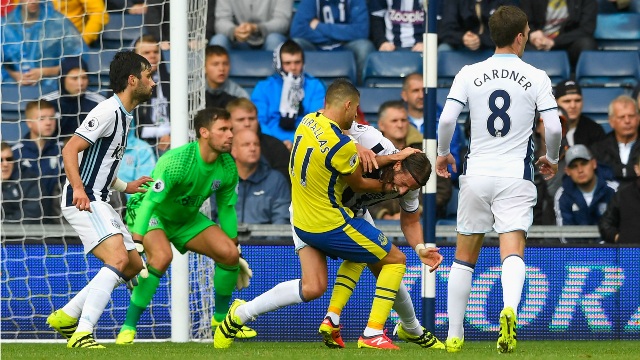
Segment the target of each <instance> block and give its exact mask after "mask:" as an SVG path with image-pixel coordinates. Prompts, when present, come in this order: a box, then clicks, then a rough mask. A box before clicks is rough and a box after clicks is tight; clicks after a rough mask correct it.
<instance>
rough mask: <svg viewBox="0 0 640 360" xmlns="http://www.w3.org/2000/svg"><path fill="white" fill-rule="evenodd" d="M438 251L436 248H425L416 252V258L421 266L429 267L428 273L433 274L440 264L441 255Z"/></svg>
mask: <svg viewBox="0 0 640 360" xmlns="http://www.w3.org/2000/svg"><path fill="white" fill-rule="evenodd" d="M439 251H440V249H439V248H436V247H425V248H423V249H419V250H418V256H420V261H422V263H423V264H425V265H427V266H429V272H434V271H436V269H437V268H438V267H439V266H440V264H442V259H443V257H442V254H440V253H439Z"/></svg>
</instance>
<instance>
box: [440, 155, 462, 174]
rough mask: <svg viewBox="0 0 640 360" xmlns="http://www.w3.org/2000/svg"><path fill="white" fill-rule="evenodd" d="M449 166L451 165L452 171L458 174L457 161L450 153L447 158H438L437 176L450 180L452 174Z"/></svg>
mask: <svg viewBox="0 0 640 360" xmlns="http://www.w3.org/2000/svg"><path fill="white" fill-rule="evenodd" d="M449 164H451V170H453V172H458V168H457V167H456V159H455V158H454V157H453V155H452V154H451V153H449V154H448V155H447V156H438V157H437V158H436V174H437V175H438V176H441V177H443V178H450V177H451V173H450V172H449V166H448V165H449Z"/></svg>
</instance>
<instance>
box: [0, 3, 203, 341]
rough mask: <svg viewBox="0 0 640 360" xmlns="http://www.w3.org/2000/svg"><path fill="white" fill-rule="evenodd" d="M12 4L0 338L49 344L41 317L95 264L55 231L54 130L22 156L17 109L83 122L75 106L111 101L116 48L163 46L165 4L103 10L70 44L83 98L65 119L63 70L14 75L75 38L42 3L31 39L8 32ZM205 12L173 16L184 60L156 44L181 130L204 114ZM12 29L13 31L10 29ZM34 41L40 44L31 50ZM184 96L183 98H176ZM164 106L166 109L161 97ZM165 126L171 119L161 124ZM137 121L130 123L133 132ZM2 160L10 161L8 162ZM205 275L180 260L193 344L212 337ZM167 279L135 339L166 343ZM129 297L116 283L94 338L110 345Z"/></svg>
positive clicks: (199, 263)
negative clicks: (96, 23) (180, 73)
mask: <svg viewBox="0 0 640 360" xmlns="http://www.w3.org/2000/svg"><path fill="white" fill-rule="evenodd" d="M109 3H111V2H109ZM113 3H117V1H114V2H113ZM122 3H123V4H124V3H126V1H122ZM154 3H156V4H154ZM17 6H18V7H17V8H15V9H12V8H3V9H2V10H3V11H6V12H7V15H6V17H5V18H4V20H6V23H3V31H2V32H1V35H0V36H1V37H2V44H3V52H2V57H3V58H2V64H3V73H2V91H1V95H0V97H1V100H2V121H1V124H2V135H1V136H2V141H3V142H4V143H6V144H8V145H9V146H11V149H10V150H7V151H5V149H4V148H3V150H2V162H3V163H2V169H3V181H2V190H3V192H2V195H3V197H2V248H1V251H2V253H1V266H2V269H1V271H2V276H1V277H0V284H1V288H0V293H1V295H0V306H1V324H0V326H1V329H2V330H1V332H0V334H1V338H2V339H3V340H8V339H20V340H27V339H34V340H53V339H61V337H60V336H59V335H57V334H56V333H55V332H54V331H53V330H52V329H50V328H49V327H48V326H47V324H46V318H47V316H48V315H49V314H50V313H51V312H52V311H54V310H56V309H59V308H60V307H62V306H63V305H64V304H66V303H67V302H68V301H69V299H71V298H72V297H73V296H74V295H75V294H77V293H78V292H79V291H80V290H81V289H82V288H83V287H84V286H85V285H86V284H87V283H88V282H89V281H90V280H91V279H92V278H93V277H94V275H95V274H96V272H97V271H98V270H99V269H100V267H101V262H100V261H99V260H97V259H96V258H95V257H93V256H92V255H88V256H85V255H84V253H83V247H82V244H81V243H80V241H79V239H78V238H77V235H76V234H75V232H74V231H73V229H72V228H71V227H69V226H68V225H65V222H64V220H63V219H62V217H61V215H60V212H59V210H58V209H59V202H60V191H59V187H60V183H61V181H62V180H61V179H62V176H63V175H64V171H63V169H62V166H61V165H62V158H61V155H60V153H59V150H60V148H61V146H62V142H61V141H60V140H61V139H62V138H61V137H59V132H55V133H53V134H44V133H42V134H41V139H42V140H43V142H44V143H45V144H46V145H45V146H46V147H47V148H46V149H49V150H50V151H48V152H47V151H43V153H42V156H41V157H40V158H37V157H36V158H29V156H31V155H29V152H28V151H27V149H28V148H29V146H28V145H25V143H26V142H27V140H25V138H28V137H29V136H30V134H29V132H30V130H29V124H30V120H28V119H29V118H33V114H31V113H28V112H27V111H26V108H27V105H28V104H29V103H31V102H33V101H37V100H40V99H46V100H48V101H49V102H51V103H52V104H54V106H56V109H57V110H58V114H61V115H60V116H59V117H58V119H60V121H63V119H68V118H76V119H77V120H81V119H84V117H85V116H86V114H87V112H88V110H87V108H86V106H85V103H84V101H85V100H92V101H95V102H99V101H100V100H101V99H104V98H106V97H109V96H111V95H112V92H111V91H110V88H109V74H108V73H109V64H110V61H111V59H112V58H113V56H114V55H115V53H116V52H118V51H120V50H123V49H132V46H133V44H134V42H135V41H136V39H138V38H140V37H141V36H142V35H145V34H153V35H155V36H156V37H158V36H159V38H158V40H161V41H163V43H161V44H162V45H163V46H164V45H165V44H164V42H165V41H166V42H169V40H170V38H168V36H169V35H168V30H169V25H170V23H169V19H168V16H167V15H168V13H169V7H170V5H169V1H168V0H167V1H164V2H163V1H154V2H150V1H147V6H146V8H145V7H140V8H137V7H136V8H129V9H118V8H109V9H107V10H106V14H107V15H108V23H106V24H105V25H104V29H103V30H102V31H101V32H100V33H99V34H94V36H93V38H94V40H93V42H91V44H90V45H87V44H86V43H85V44H82V43H80V42H78V44H80V50H79V52H78V53H77V54H79V55H81V56H82V59H83V60H84V61H85V63H86V72H87V74H86V75H87V84H86V90H84V91H86V92H84V93H83V95H81V96H76V97H75V98H73V99H75V100H74V101H76V103H75V106H76V109H77V111H76V112H75V113H69V112H68V108H69V106H66V107H64V106H63V105H64V104H63V105H61V103H60V101H62V102H66V103H67V105H68V103H73V101H67V100H69V99H70V98H72V97H71V95H70V93H69V91H68V90H67V89H68V88H69V86H70V85H65V81H66V79H67V78H70V77H71V76H72V74H71V73H68V74H65V75H67V76H64V77H61V76H60V75H56V76H50V77H46V78H44V79H42V81H37V82H36V83H35V84H31V83H29V82H27V81H26V80H25V79H22V78H20V76H23V77H24V76H25V75H23V74H27V73H29V70H30V69H32V68H33V67H34V66H35V65H42V67H46V66H47V65H49V66H50V64H59V62H58V61H59V59H60V56H62V54H58V55H55V56H54V55H53V54H54V53H55V51H53V52H52V51H50V50H47V49H48V48H47V47H48V46H52V47H55V46H59V47H60V46H62V47H64V51H65V52H67V51H69V52H71V51H72V50H71V48H73V46H74V44H73V41H72V40H73V39H76V40H78V39H79V37H80V35H79V33H77V32H75V30H74V29H70V27H71V26H72V25H71V24H72V23H71V22H68V21H63V20H62V19H58V20H56V19H54V18H56V17H57V18H63V15H60V14H57V15H55V14H54V13H53V12H51V10H50V9H52V8H53V5H52V2H40V3H39V4H38V6H39V9H38V11H39V13H38V14H37V15H35V16H36V17H35V18H36V19H37V20H36V21H35V27H39V28H40V30H41V31H40V32H37V31H34V32H33V33H34V34H35V35H34V36H32V37H28V36H26V35H25V36H23V37H20V36H11V31H10V28H12V29H17V30H20V29H23V28H24V26H23V24H21V21H17V20H16V19H21V18H20V17H15V16H12V12H13V11H18V10H19V9H20V8H19V6H20V5H17ZM207 6H208V1H207V0H188V5H187V7H188V10H187V12H186V15H184V14H182V16H184V18H183V21H186V23H187V26H188V36H187V37H186V38H184V39H171V40H173V43H176V42H182V43H187V44H188V48H187V49H188V50H187V59H188V60H187V63H186V64H185V63H177V62H176V61H174V62H171V59H170V54H171V52H170V50H169V49H168V48H166V47H164V48H162V49H161V51H160V57H161V60H160V64H161V65H162V66H166V69H167V71H168V74H169V75H171V70H172V68H173V70H174V73H177V72H176V71H175V69H176V68H178V67H179V68H180V69H181V70H184V69H187V70H186V71H187V77H188V86H187V88H185V89H183V90H182V91H180V92H179V93H178V94H175V93H174V94H173V96H171V104H172V106H173V103H174V101H178V98H183V99H185V100H184V101H186V102H187V108H188V111H187V112H188V117H186V116H185V117H184V119H178V121H183V122H184V126H187V124H188V127H189V129H190V130H193V122H192V119H193V117H194V116H195V114H196V112H197V111H198V110H200V109H202V108H204V91H205V82H204V81H205V80H204V47H205V46H206V43H207V41H206V35H205V30H206V20H207V19H206V16H207ZM31 10H32V9H30V10H29V11H31ZM140 10H146V13H144V14H141V13H140ZM86 15H87V16H89V15H92V16H93V15H96V14H86ZM98 15H99V14H98ZM94 17H95V16H94ZM180 17H181V14H172V20H173V21H176V20H178V18H180ZM105 19H106V17H105ZM55 21H57V24H62V26H57V27H55V26H54V27H52V25H55V24H56V23H55ZM5 28H6V29H7V30H6V31H5ZM51 29H54V30H55V31H53V30H51ZM17 30H16V32H15V33H17V32H18V31H17ZM26 33H28V31H27V32H25V34H26ZM91 37H92V36H91V35H90V34H89V35H88V36H85V35H83V38H84V39H85V40H86V39H89V38H91ZM38 43H39V44H41V46H38V45H37V44H38ZM170 44H171V43H170ZM5 45H7V46H10V47H11V46H13V48H15V47H20V48H23V49H33V51H34V52H33V53H32V54H30V55H29V56H33V57H34V59H36V60H33V59H29V58H26V57H25V56H26V55H24V54H23V55H22V57H21V56H20V55H19V54H18V55H16V54H11V53H9V52H7V49H9V48H7V47H5ZM170 46H171V45H170ZM74 55H75V54H74ZM32 60H33V61H32ZM4 70H11V71H4ZM64 70H65V69H63V71H64ZM15 71H18V72H19V73H20V76H18V75H16V74H15ZM168 84H169V78H168V77H162V78H160V83H159V84H158V88H164V86H168ZM184 94H187V96H186V97H184ZM166 100H167V103H168V101H169V99H166ZM147 106H156V107H157V106H160V107H162V106H163V104H162V103H161V101H160V104H157V103H151V104H149V105H147ZM38 110H40V109H39V108H38ZM159 111H160V112H162V111H163V110H162V109H160V110H159ZM165 114H166V115H168V114H169V113H168V112H166V113H165ZM30 115H31V116H30ZM154 120H158V119H154ZM174 120H175V119H171V121H174ZM134 121H136V120H134ZM31 123H33V121H32V122H31ZM58 124H60V122H58ZM139 125H140V124H139V123H136V126H139ZM156 125H158V124H156ZM136 130H138V131H136V132H135V134H137V135H138V136H139V135H140V131H139V129H136ZM133 131H134V130H132V132H133ZM190 134H191V135H193V132H192V131H190ZM153 145H155V144H153ZM154 149H157V147H156V148H154ZM9 154H12V155H9ZM133 154H135V152H134V153H133ZM156 155H157V153H156ZM11 157H13V158H14V161H10V158H11ZM5 162H6V163H7V164H11V165H12V166H13V168H12V170H11V171H10V172H9V173H10V174H11V176H5V165H6V164H5ZM125 162H129V163H127V164H126V165H128V166H129V167H130V168H133V170H138V171H145V170H144V169H146V170H148V171H150V169H151V168H152V166H151V167H150V166H149V164H138V163H137V162H136V158H135V155H134V156H133V157H127V156H126V155H125V158H124V159H123V165H124V163H125ZM132 164H133V165H132ZM139 175H143V174H142V173H140V174H139ZM145 175H146V174H145ZM51 190H52V191H51ZM117 195H118V194H117V193H114V194H113V195H112V202H113V204H114V207H116V208H118V207H119V208H120V209H122V208H123V206H122V202H126V199H121V198H120V197H118V196H117ZM212 278H213V262H212V261H211V260H210V259H207V258H204V257H201V256H197V255H194V254H191V255H189V276H188V281H189V284H190V291H189V294H184V296H185V297H188V298H189V308H190V313H191V322H190V323H191V331H190V333H191V338H193V339H201V338H211V336H212V334H211V329H210V319H211V316H212V314H213V311H212V309H213V284H212ZM170 282H171V268H170V269H169V271H167V273H166V274H165V276H164V277H163V278H162V279H161V283H160V286H159V287H158V292H157V293H156V295H155V297H154V298H153V300H152V302H151V305H150V306H149V308H148V310H147V312H145V314H144V315H143V317H142V319H141V321H140V323H139V326H138V329H137V330H138V335H137V338H138V339H163V340H167V339H169V338H170V337H171V316H170V311H171V300H170V299H171V290H170V289H171V287H170V286H169V284H170ZM129 298H130V293H129V291H128V290H127V289H126V288H125V287H123V286H121V287H118V288H117V289H116V290H114V292H113V296H112V301H111V302H110V303H109V304H108V306H107V308H106V309H105V312H104V313H103V315H102V317H101V319H100V321H99V322H98V324H97V328H96V337H97V338H99V339H115V337H116V335H117V333H118V331H119V329H120V327H121V326H122V323H123V321H124V319H125V314H126V309H127V306H128V304H129Z"/></svg>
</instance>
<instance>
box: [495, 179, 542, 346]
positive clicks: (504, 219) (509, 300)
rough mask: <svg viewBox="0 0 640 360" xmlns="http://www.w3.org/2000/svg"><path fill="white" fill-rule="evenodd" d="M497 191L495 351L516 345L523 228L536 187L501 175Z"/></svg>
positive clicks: (529, 217) (529, 219) (526, 227)
mask: <svg viewBox="0 0 640 360" xmlns="http://www.w3.org/2000/svg"><path fill="white" fill-rule="evenodd" d="M496 188H497V189H498V190H499V191H500V192H499V194H498V195H497V196H496V199H495V200H494V202H493V205H492V211H493V213H494V216H495V230H496V232H498V233H499V234H500V259H501V261H502V272H501V281H502V294H503V302H504V308H503V310H502V312H501V313H500V335H499V337H498V343H497V349H498V351H499V352H512V351H513V350H514V349H515V347H516V342H517V341H516V325H517V314H518V306H519V304H520V299H521V297H522V289H523V287H524V280H525V273H526V266H525V263H524V248H525V239H526V232H527V231H529V227H531V224H532V223H533V207H534V206H535V203H536V196H537V193H536V189H535V185H533V183H532V182H531V181H528V180H524V179H501V180H500V182H499V183H498V186H497V187H496Z"/></svg>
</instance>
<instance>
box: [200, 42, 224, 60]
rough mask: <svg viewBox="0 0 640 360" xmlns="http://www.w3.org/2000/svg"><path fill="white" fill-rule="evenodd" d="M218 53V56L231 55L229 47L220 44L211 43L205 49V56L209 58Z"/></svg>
mask: <svg viewBox="0 0 640 360" xmlns="http://www.w3.org/2000/svg"><path fill="white" fill-rule="evenodd" d="M213 55H218V56H223V55H224V56H226V57H229V52H228V51H227V49H225V48H223V47H222V46H220V45H209V46H207V48H206V49H204V58H205V59H206V58H208V57H209V56H213Z"/></svg>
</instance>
